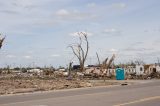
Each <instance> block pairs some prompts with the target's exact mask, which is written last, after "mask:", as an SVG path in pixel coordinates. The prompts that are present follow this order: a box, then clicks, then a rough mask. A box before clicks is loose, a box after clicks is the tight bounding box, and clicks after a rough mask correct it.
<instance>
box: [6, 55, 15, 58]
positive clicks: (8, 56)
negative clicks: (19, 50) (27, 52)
mask: <svg viewBox="0 0 160 106" xmlns="http://www.w3.org/2000/svg"><path fill="white" fill-rule="evenodd" d="M6 57H7V58H15V57H16V56H15V55H12V54H9V55H7V56H6Z"/></svg>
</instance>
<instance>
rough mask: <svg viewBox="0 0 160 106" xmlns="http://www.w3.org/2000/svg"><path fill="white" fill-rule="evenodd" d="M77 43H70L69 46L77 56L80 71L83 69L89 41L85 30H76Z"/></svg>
mask: <svg viewBox="0 0 160 106" xmlns="http://www.w3.org/2000/svg"><path fill="white" fill-rule="evenodd" d="M78 35H79V43H76V44H72V45H70V46H69V47H70V48H71V49H72V52H73V54H74V55H75V56H76V57H77V59H78V61H79V64H80V71H81V72H83V71H84V64H85V61H86V59H87V55H88V50H89V42H88V36H87V33H85V32H78Z"/></svg>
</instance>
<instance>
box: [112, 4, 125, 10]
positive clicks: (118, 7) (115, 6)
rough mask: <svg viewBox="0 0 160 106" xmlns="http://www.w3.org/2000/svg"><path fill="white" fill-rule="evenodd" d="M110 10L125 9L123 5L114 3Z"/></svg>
mask: <svg viewBox="0 0 160 106" xmlns="http://www.w3.org/2000/svg"><path fill="white" fill-rule="evenodd" d="M111 7H112V8H116V9H121V8H125V7H127V5H126V4H125V3H114V4H112V5H111Z"/></svg>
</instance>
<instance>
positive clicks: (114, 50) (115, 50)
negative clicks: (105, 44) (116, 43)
mask: <svg viewBox="0 0 160 106" xmlns="http://www.w3.org/2000/svg"><path fill="white" fill-rule="evenodd" d="M109 51H110V52H118V50H117V49H113V48H112V49H110V50H109Z"/></svg>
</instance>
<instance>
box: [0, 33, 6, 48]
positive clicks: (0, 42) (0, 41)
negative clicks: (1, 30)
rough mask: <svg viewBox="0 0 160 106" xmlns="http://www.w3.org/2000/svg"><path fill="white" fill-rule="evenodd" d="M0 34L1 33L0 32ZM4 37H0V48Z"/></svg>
mask: <svg viewBox="0 0 160 106" xmlns="http://www.w3.org/2000/svg"><path fill="white" fill-rule="evenodd" d="M0 35H1V34H0ZM4 39H5V37H2V38H1V37H0V49H1V48H2V45H3V42H4Z"/></svg>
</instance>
